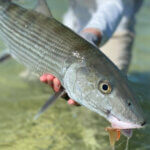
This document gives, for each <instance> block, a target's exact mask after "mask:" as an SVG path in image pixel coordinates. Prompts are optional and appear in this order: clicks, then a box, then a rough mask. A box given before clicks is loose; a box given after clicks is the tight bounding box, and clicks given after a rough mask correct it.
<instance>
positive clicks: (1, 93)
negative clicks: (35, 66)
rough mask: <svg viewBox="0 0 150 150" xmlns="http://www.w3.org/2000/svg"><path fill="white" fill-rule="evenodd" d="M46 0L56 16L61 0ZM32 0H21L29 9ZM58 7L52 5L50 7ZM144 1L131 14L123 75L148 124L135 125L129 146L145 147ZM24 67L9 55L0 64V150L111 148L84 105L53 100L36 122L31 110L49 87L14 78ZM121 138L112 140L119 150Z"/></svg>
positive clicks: (149, 89) (149, 92)
mask: <svg viewBox="0 0 150 150" xmlns="http://www.w3.org/2000/svg"><path fill="white" fill-rule="evenodd" d="M61 1H62V2H61V4H59V2H60V1H59V0H50V3H49V4H51V9H52V12H53V14H54V16H55V17H56V18H57V19H59V20H61V14H63V12H64V11H65V9H66V7H67V0H61ZM34 3H35V2H34V1H29V0H26V3H25V6H26V7H30V8H32V7H33V5H34ZM56 8H58V9H56ZM149 9H150V1H149V0H146V1H145V4H144V6H143V8H142V10H141V11H140V13H139V15H138V16H137V19H138V20H137V26H136V31H137V37H136V41H135V44H134V52H133V60H132V65H131V67H130V71H129V79H130V80H131V83H132V86H133V88H134V89H135V91H136V93H137V95H139V99H140V103H141V105H142V107H143V110H144V113H145V116H146V117H147V120H148V124H147V127H146V128H145V129H140V130H135V131H134V134H133V137H132V138H131V140H130V141H129V150H150V139H149V137H150V125H149V123H150V121H149V120H150V100H149V99H150V48H149V47H150V26H149V25H150V19H149ZM3 49H4V45H3V43H2V42H1V43H0V50H3ZM23 70H24V68H23V67H22V66H21V65H19V64H18V63H16V62H15V61H14V60H12V59H10V60H9V61H7V62H5V63H3V64H0V150H21V149H22V150H70V149H71V150H77V149H78V150H84V149H86V150H111V147H110V145H109V137H108V134H107V132H105V130H104V129H105V127H107V126H108V125H109V124H108V122H107V121H105V120H104V119H103V118H101V117H100V116H99V115H97V114H95V113H93V112H91V111H89V110H87V109H86V108H84V107H70V106H68V105H67V104H66V102H65V101H64V100H58V101H57V102H56V103H55V104H54V105H53V106H52V107H51V109H49V110H48V111H47V112H46V113H45V114H43V116H42V117H40V118H39V120H37V121H36V122H34V121H33V117H34V115H35V114H36V113H37V111H38V110H39V108H40V107H41V106H42V105H43V103H44V102H45V101H46V100H47V98H48V97H49V95H50V93H52V92H51V90H50V89H49V88H48V87H47V86H46V85H44V84H41V83H40V82H39V81H37V80H36V81H35V82H29V81H26V80H23V79H21V78H20V77H18V74H19V73H20V72H21V71H23ZM125 146H126V138H125V137H123V136H122V137H121V140H120V141H119V142H118V143H117V144H116V150H124V149H125Z"/></svg>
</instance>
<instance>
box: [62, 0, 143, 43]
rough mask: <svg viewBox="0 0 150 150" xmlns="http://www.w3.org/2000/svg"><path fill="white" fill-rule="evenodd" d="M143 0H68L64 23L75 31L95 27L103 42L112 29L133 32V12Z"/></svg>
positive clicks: (110, 34)
mask: <svg viewBox="0 0 150 150" xmlns="http://www.w3.org/2000/svg"><path fill="white" fill-rule="evenodd" d="M142 2H143V0H70V7H69V9H68V11H67V13H66V14H65V16H64V24H65V25H67V26H68V27H70V28H71V29H72V30H74V31H75V32H80V31H81V30H83V29H84V28H97V29H99V30H100V31H101V32H102V35H103V36H102V37H103V38H102V42H101V43H105V42H106V41H107V40H108V39H109V38H110V37H111V36H112V34H113V33H114V31H116V30H117V31H121V32H122V31H126V30H129V31H132V32H134V24H135V14H136V13H137V11H138V10H139V8H140V6H141V5H142Z"/></svg>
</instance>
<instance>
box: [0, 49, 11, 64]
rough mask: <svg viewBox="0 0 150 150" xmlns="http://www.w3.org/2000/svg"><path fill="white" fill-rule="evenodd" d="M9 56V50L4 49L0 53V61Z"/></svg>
mask: <svg viewBox="0 0 150 150" xmlns="http://www.w3.org/2000/svg"><path fill="white" fill-rule="evenodd" d="M10 57H11V55H10V53H9V50H4V51H2V52H1V53H0V62H3V61H5V60H7V59H8V58H10Z"/></svg>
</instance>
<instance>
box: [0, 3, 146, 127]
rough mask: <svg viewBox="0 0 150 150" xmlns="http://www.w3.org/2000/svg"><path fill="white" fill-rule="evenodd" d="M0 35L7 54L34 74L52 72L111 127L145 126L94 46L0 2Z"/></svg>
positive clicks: (117, 74) (122, 79)
mask: <svg viewBox="0 0 150 150" xmlns="http://www.w3.org/2000/svg"><path fill="white" fill-rule="evenodd" d="M0 35H1V36H2V37H3V38H4V40H5V42H6V45H7V46H8V48H9V49H10V54H11V55H12V56H13V57H14V58H15V59H16V60H17V61H18V62H20V63H22V64H24V65H25V66H26V67H28V68H29V69H30V70H32V71H34V72H36V73H37V74H38V75H39V76H41V75H42V74H45V73H51V74H53V75H55V76H56V77H57V78H59V80H60V81H61V84H62V86H63V87H64V89H65V91H66V92H67V94H68V95H69V97H71V98H72V99H75V100H76V101H77V102H78V103H80V104H81V105H83V106H85V107H87V108H88V109H90V110H92V111H94V112H96V113H98V114H100V115H101V116H103V117H105V118H106V119H107V120H108V121H110V122H111V124H112V127H113V128H118V129H132V128H141V127H143V126H144V125H145V119H144V118H143V114H142V111H141V108H140V106H139V105H138V104H137V98H136V96H135V94H134V93H133V92H132V90H131V88H130V87H129V85H128V80H127V77H126V76H125V75H123V74H122V73H121V71H119V69H118V68H117V67H116V66H115V65H114V64H113V63H112V62H111V61H110V60H109V59H108V58H107V57H106V56H105V55H104V54H103V53H102V52H101V51H100V50H99V49H98V48H96V47H94V46H93V45H91V44H90V43H89V42H87V41H86V40H84V39H83V38H81V37H80V36H79V35H77V34H76V33H74V32H73V31H71V30H70V29H69V28H67V27H65V26H64V25H62V24H61V23H59V22H58V21H57V20H55V19H54V18H53V17H46V16H44V15H42V14H39V13H37V12H35V11H32V10H27V9H24V8H22V7H20V6H18V5H16V4H13V3H11V2H9V1H8V0H0Z"/></svg>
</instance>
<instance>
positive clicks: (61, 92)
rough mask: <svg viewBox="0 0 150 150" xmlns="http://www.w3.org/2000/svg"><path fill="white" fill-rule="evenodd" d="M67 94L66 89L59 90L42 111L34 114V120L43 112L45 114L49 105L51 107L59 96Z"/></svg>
mask: <svg viewBox="0 0 150 150" xmlns="http://www.w3.org/2000/svg"><path fill="white" fill-rule="evenodd" d="M64 94H65V90H64V89H63V88H61V89H60V90H59V92H56V93H54V95H52V96H51V97H50V98H49V99H48V101H46V103H45V104H44V105H43V106H42V107H41V109H40V111H39V112H38V113H37V114H36V115H35V116H34V120H37V119H38V118H39V116H40V115H41V114H43V113H44V112H45V111H46V110H47V109H48V107H50V106H51V105H52V104H53V103H54V102H55V101H56V100H57V99H58V98H59V97H61V96H62V95H64Z"/></svg>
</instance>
